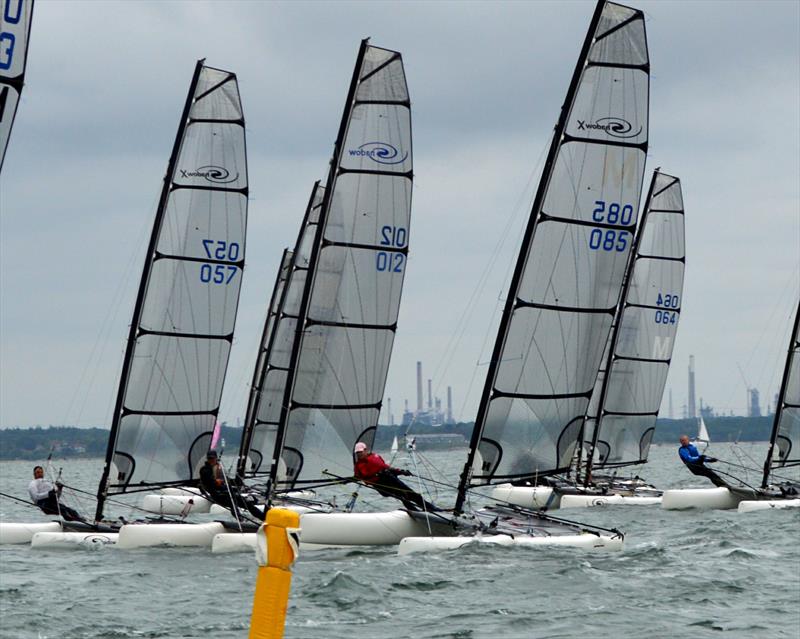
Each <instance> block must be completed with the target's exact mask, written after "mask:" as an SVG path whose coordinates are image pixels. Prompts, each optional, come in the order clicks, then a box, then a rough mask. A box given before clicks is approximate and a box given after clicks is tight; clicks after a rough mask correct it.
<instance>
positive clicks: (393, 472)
mask: <svg viewBox="0 0 800 639" xmlns="http://www.w3.org/2000/svg"><path fill="white" fill-rule="evenodd" d="M353 451H354V453H355V456H356V459H355V465H354V470H353V474H354V475H355V476H356V478H357V479H360V480H362V481H363V482H364V483H365V484H367V485H368V486H369V487H370V488H374V489H375V490H377V491H378V492H379V493H380V494H381V495H383V496H384V497H394V498H395V499H399V500H400V501H402V502H403V505H404V506H405V507H406V508H408V509H409V510H426V511H432V512H435V511H438V510H439V508H437V507H436V506H434V505H433V504H431V503H430V502H427V501H425V500H424V499H423V498H422V495H420V494H419V493H417V492H414V491H413V490H411V488H409V487H408V486H407V485H406V484H404V483H403V482H402V481H400V480H399V479H398V478H397V476H398V475H411V472H409V471H407V470H404V469H402V468H392V467H391V466H389V464H387V463H386V462H385V461H383V458H382V457H381V456H380V455H378V454H377V453H373V452H372V451H370V450H369V448H368V447H367V445H366V444H365V443H364V442H358V443H356V445H355V448H354V449H353Z"/></svg>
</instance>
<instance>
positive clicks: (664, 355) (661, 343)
mask: <svg viewBox="0 0 800 639" xmlns="http://www.w3.org/2000/svg"><path fill="white" fill-rule="evenodd" d="M671 352H672V338H671V337H666V336H665V337H662V336H659V335H656V336H655V339H654V340H653V359H664V360H668V359H669V355H670V353H671Z"/></svg>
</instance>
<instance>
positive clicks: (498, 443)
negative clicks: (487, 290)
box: [456, 2, 649, 510]
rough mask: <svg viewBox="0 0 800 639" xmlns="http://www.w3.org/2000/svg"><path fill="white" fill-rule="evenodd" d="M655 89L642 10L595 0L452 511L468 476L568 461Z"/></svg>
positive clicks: (620, 261) (628, 222) (637, 190)
mask: <svg viewBox="0 0 800 639" xmlns="http://www.w3.org/2000/svg"><path fill="white" fill-rule="evenodd" d="M648 96H649V60H648V55H647V42H646V37H645V26H644V15H643V14H642V12H641V11H637V10H635V9H631V8H628V7H624V6H621V5H618V4H614V3H610V2H606V3H600V4H598V8H597V9H596V11H595V16H594V18H593V20H592V24H591V26H590V28H589V32H588V34H587V38H586V41H585V42H584V47H583V50H582V52H581V56H580V58H579V61H578V64H577V66H576V69H575V73H574V75H573V79H572V82H571V84H570V88H569V90H568V94H567V98H566V101H565V104H564V106H563V107H562V112H561V116H560V118H559V122H558V124H557V126H556V132H555V136H554V139H553V143H552V146H551V149H550V153H549V155H548V159H547V162H546V165H545V170H544V173H543V176H542V179H541V181H540V184H539V189H538V191H537V194H536V198H535V200H534V204H533V209H532V211H531V216H530V219H529V223H528V227H527V229H526V232H525V235H524V237H523V242H522V249H521V252H520V255H519V258H518V261H517V266H516V269H515V271H514V276H513V278H512V283H511V287H510V291H509V293H508V297H507V304H506V309H505V312H504V315H503V320H502V322H501V327H500V330H499V332H498V336H497V341H496V343H495V349H494V352H493V355H492V358H491V363H490V370H489V373H488V375H487V381H486V386H485V388H484V394H483V397H482V399H481V406H480V408H479V410H478V417H477V419H476V425H475V430H474V432H473V437H472V442H471V446H470V456H469V460H468V462H467V465H466V467H465V471H464V473H463V474H462V480H461V486H460V489H459V502H458V503H457V506H456V510H459V509H460V506H461V503H462V502H463V495H464V492H465V490H466V487H467V485H468V483H470V482H471V483H475V484H481V483H489V482H495V481H516V480H522V479H526V478H530V479H533V478H535V477H537V476H542V475H545V474H549V473H555V472H564V471H566V470H567V469H568V468H569V466H570V462H571V460H572V457H573V452H574V450H575V444H576V441H577V438H578V436H579V432H580V428H581V424H582V422H583V419H584V416H585V414H586V409H587V404H588V402H589V398H590V395H591V392H592V388H593V386H594V383H595V378H596V375H597V371H598V368H599V365H600V360H601V357H602V354H603V349H604V347H605V345H606V341H607V339H608V335H609V331H610V328H611V323H612V320H613V317H614V312H615V309H616V306H617V302H618V300H619V296H620V289H621V286H622V280H623V275H624V272H625V268H626V265H627V262H628V255H629V253H630V250H631V246H632V243H633V242H632V240H633V234H634V231H635V228H636V220H637V218H638V211H639V200H640V196H641V189H642V180H643V176H644V165H645V159H646V153H647V139H648V99H649V97H648Z"/></svg>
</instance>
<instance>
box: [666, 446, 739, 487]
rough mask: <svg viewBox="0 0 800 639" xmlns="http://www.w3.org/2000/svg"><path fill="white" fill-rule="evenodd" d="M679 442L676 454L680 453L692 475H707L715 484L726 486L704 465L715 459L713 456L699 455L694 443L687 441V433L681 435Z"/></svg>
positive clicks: (723, 481)
mask: <svg viewBox="0 0 800 639" xmlns="http://www.w3.org/2000/svg"><path fill="white" fill-rule="evenodd" d="M680 442H681V447H680V448H679V449H678V455H680V458H681V461H682V462H683V463H684V464H686V467H687V468H688V469H689V471H690V472H691V473H692V474H693V475H700V476H702V477H708V478H709V479H710V480H711V483H713V484H714V485H715V486H718V487H722V488H728V483H727V482H726V481H725V480H724V479H722V477H720V476H719V475H717V473H715V472H714V471H713V470H711V469H710V468H708V467H707V466H706V463H712V462H715V461H717V459H716V458H715V457H708V456H706V455H701V454H700V453H699V452H698V450H697V448H696V447H695V446H694V444H690V443H689V436H688V435H681V438H680Z"/></svg>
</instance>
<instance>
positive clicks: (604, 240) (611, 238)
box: [589, 200, 633, 253]
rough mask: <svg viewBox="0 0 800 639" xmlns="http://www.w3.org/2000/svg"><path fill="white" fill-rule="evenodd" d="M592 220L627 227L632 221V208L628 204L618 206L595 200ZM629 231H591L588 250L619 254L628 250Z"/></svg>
mask: <svg viewBox="0 0 800 639" xmlns="http://www.w3.org/2000/svg"><path fill="white" fill-rule="evenodd" d="M592 220H594V221H595V222H605V223H606V224H619V225H620V226H629V225H630V223H631V221H632V220H633V207H632V206H631V205H630V204H619V203H618V202H608V203H606V202H605V200H595V203H594V210H593V211H592ZM629 239H630V232H629V231H621V230H620V231H618V230H616V229H592V232H591V233H590V235H589V248H590V249H592V250H593V251H597V250H599V249H602V250H604V251H617V252H618V253H621V252H622V251H624V250H625V249H626V248H628V241H629Z"/></svg>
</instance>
